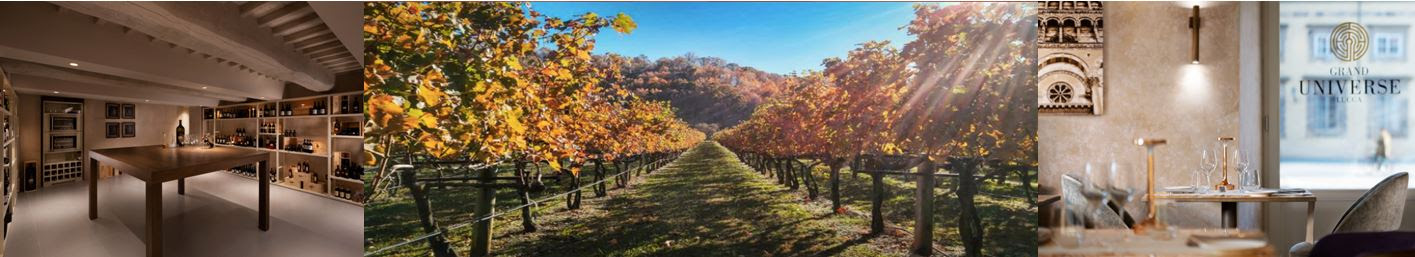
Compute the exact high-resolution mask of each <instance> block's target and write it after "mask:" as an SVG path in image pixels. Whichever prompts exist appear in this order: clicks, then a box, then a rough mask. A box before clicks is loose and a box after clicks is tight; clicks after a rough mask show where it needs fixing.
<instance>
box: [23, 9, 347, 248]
mask: <svg viewBox="0 0 1415 257" xmlns="http://www.w3.org/2000/svg"><path fill="white" fill-rule="evenodd" d="M0 24H4V25H0V86H3V92H0V96H3V97H0V120H3V128H4V130H3V134H2V135H0V142H3V149H0V150H3V157H4V158H3V163H0V168H3V169H0V171H3V198H0V199H3V216H4V225H3V226H0V227H3V240H0V247H3V251H0V256H5V257H9V256H21V257H23V256H164V255H166V256H356V255H358V253H359V252H362V240H363V239H362V238H363V237H362V236H363V233H362V230H363V205H362V202H363V199H362V198H363V190H364V185H363V179H362V178H361V176H362V175H363V172H362V168H361V167H360V166H359V163H360V162H361V161H362V160H361V159H360V158H362V154H361V151H362V150H361V149H362V147H363V137H362V135H361V134H362V129H361V128H362V125H363V123H364V120H365V118H364V115H363V94H362V90H363V86H362V80H363V75H362V67H363V63H362V62H363V61H362V57H363V54H362V53H363V44H362V35H361V31H360V30H359V27H360V26H361V25H362V6H361V5H360V4H359V3H357V2H203V3H170V2H5V3H0ZM262 173H263V174H262ZM85 216H87V217H85ZM213 251H216V252H213Z"/></svg>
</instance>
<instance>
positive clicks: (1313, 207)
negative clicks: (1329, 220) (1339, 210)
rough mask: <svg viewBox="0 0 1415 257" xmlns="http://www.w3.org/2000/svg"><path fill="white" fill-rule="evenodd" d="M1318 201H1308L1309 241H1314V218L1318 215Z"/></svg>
mask: <svg viewBox="0 0 1415 257" xmlns="http://www.w3.org/2000/svg"><path fill="white" fill-rule="evenodd" d="M1316 207H1317V201H1310V202H1307V243H1312V242H1313V241H1312V219H1313V218H1315V217H1316V215H1314V214H1316V213H1314V212H1313V211H1315V210H1316Z"/></svg>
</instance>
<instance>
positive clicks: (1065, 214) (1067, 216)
mask: <svg viewBox="0 0 1415 257" xmlns="http://www.w3.org/2000/svg"><path fill="white" fill-rule="evenodd" d="M1070 190H1072V189H1069V187H1064V186H1063V187H1061V206H1062V207H1061V229H1059V230H1057V235H1058V236H1057V238H1056V240H1057V244H1059V245H1061V246H1062V247H1066V248H1076V247H1079V246H1081V244H1082V242H1084V241H1085V231H1084V230H1085V229H1086V222H1085V216H1084V215H1082V214H1080V213H1071V208H1069V207H1067V206H1070V205H1071V201H1075V200H1078V199H1071V198H1072V197H1071V196H1072V195H1074V194H1072V193H1071V192H1070Z"/></svg>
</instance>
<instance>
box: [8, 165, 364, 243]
mask: <svg viewBox="0 0 1415 257" xmlns="http://www.w3.org/2000/svg"><path fill="white" fill-rule="evenodd" d="M87 186H88V184H87V183H83V182H80V183H69V184H65V185H60V186H54V187H48V188H45V189H42V190H38V191H34V192H27V193H23V194H21V195H20V199H19V200H18V202H19V203H18V205H16V209H15V215H14V219H13V222H12V223H11V224H10V231H9V234H8V239H7V240H6V246H5V254H4V257H49V256H54V257H85V256H103V257H108V256H112V257H128V256H132V257H139V256H143V254H144V252H143V242H144V241H145V240H146V239H145V238H144V236H143V230H142V229H143V227H144V224H143V223H144V221H143V208H142V206H143V200H142V189H143V187H142V181H139V180H137V179H135V178H133V177H129V176H118V177H115V178H109V179H104V180H101V181H99V185H98V188H99V196H98V197H99V201H98V203H99V206H98V208H99V212H98V215H99V217H98V219H97V220H89V219H88V210H87V208H88V202H87V200H88V199H87V197H88V188H87ZM256 186H257V185H256V182H255V180H252V179H247V178H243V177H239V176H236V175H234V174H230V173H226V172H213V173H208V174H205V175H201V176H197V177H192V178H188V179H187V194H186V195H178V194H177V183H175V182H168V183H165V184H164V185H163V199H162V200H163V222H164V223H163V225H164V227H163V235H164V240H165V241H164V243H165V254H166V256H213V257H217V256H299V257H320V256H341V257H342V256H360V255H362V253H363V222H364V221H363V216H364V215H363V208H362V207H359V206H355V205H352V204H347V203H343V202H339V201H335V200H332V199H328V198H324V197H320V196H315V195H311V194H308V193H304V192H299V191H295V190H293V189H288V188H284V187H279V186H274V185H272V186H271V187H270V194H271V195H270V208H271V209H270V218H271V220H270V230H269V231H264V232H262V231H260V229H258V228H256V219H257V217H256V210H257V209H256V204H257V202H256V197H257V192H256Z"/></svg>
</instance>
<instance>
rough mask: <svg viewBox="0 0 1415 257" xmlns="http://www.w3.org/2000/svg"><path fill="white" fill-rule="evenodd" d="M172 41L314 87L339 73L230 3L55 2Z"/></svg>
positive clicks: (325, 84) (322, 85)
mask: <svg viewBox="0 0 1415 257" xmlns="http://www.w3.org/2000/svg"><path fill="white" fill-rule="evenodd" d="M55 4H57V5H60V6H63V7H64V8H68V9H72V10H74V11H76V12H79V13H84V14H87V15H91V16H95V17H99V18H102V19H105V20H108V21H109V22H112V23H116V24H122V25H123V26H127V27H131V28H133V29H136V30H139V31H142V32H144V33H146V34H149V35H153V36H155V37H158V38H162V39H163V40H166V41H169V42H175V43H177V44H179V45H182V46H185V47H188V48H192V49H196V50H197V51H201V52H204V53H210V54H212V55H215V56H221V57H225V58H227V59H230V60H233V61H236V62H239V63H242V64H245V65H247V66H250V67H252V68H253V69H255V70H258V71H261V72H262V73H265V74H271V75H272V76H274V77H276V78H278V79H280V80H284V81H289V82H293V83H295V84H299V85H301V86H304V87H305V88H308V89H310V90H314V91H324V90H329V89H330V88H333V86H334V74H333V73H332V72H330V71H329V70H327V69H326V68H325V67H323V66H321V65H319V64H317V63H315V62H313V61H312V60H310V59H309V58H305V57H304V56H303V55H301V54H299V53H298V52H296V51H295V50H294V49H292V48H290V47H289V46H288V45H286V44H285V42H284V41H283V40H282V39H281V38H278V37H276V36H274V35H271V34H270V33H269V31H266V30H264V29H263V28H261V27H260V26H258V25H257V24H256V22H255V21H254V20H252V19H250V18H248V17H244V16H241V12H240V10H239V7H238V6H236V5H233V4H229V3H176V2H56V3H55Z"/></svg>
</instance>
